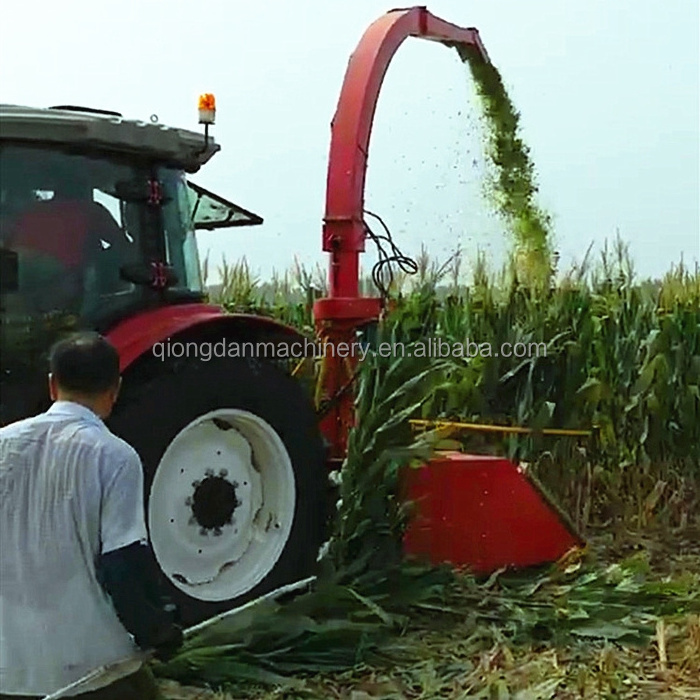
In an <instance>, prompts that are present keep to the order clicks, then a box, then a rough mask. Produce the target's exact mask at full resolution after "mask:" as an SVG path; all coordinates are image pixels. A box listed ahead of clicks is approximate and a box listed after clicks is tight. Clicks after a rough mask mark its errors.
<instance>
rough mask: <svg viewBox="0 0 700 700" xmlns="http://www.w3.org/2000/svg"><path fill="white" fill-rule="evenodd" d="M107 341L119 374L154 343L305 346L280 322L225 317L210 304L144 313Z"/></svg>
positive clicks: (117, 328) (108, 335) (233, 315)
mask: <svg viewBox="0 0 700 700" xmlns="http://www.w3.org/2000/svg"><path fill="white" fill-rule="evenodd" d="M105 335H106V338H107V339H108V340H109V341H110V342H111V343H112V344H113V345H114V346H115V347H116V348H117V350H118V352H119V358H120V369H121V371H122V372H124V371H125V370H127V369H129V368H130V367H132V366H133V365H135V364H136V362H137V360H139V358H141V357H143V356H144V355H145V354H146V353H149V352H150V351H151V350H152V349H153V348H154V346H155V345H156V344H157V343H165V342H166V341H168V340H181V339H184V338H187V339H188V340H191V341H200V342H201V341H203V340H215V341H216V340H229V339H231V338H232V337H235V338H242V339H244V340H253V339H259V338H261V337H263V338H265V340H279V341H282V340H284V341H287V342H290V341H291V342H302V343H303V342H305V341H306V338H305V336H303V335H302V334H301V333H299V331H297V330H296V329H295V328H292V327H291V326H287V325H285V324H283V323H280V322H279V321H276V320H275V319H272V318H267V317H265V316H257V315H253V314H236V313H228V312H226V311H225V310H224V309H222V308H221V307H220V306H215V305H210V304H182V305H177V306H166V307H161V308H158V309H153V310H150V311H145V312H143V313H140V314H138V315H136V316H132V317H131V318H128V319H126V320H124V321H122V322H121V323H119V324H117V325H116V326H115V327H114V328H112V329H111V330H110V331H109V332H108V333H106V334H105Z"/></svg>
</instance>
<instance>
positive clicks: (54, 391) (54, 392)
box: [49, 373, 58, 401]
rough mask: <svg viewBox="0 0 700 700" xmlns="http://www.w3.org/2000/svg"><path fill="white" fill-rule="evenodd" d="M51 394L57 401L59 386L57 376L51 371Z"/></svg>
mask: <svg viewBox="0 0 700 700" xmlns="http://www.w3.org/2000/svg"><path fill="white" fill-rule="evenodd" d="M49 396H50V397H51V400H52V401H56V399H57V398H58V386H57V384H56V377H54V376H53V374H50V373H49Z"/></svg>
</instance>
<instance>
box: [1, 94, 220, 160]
mask: <svg viewBox="0 0 700 700" xmlns="http://www.w3.org/2000/svg"><path fill="white" fill-rule="evenodd" d="M0 138H1V139H2V140H3V141H5V140H12V141H25V142H34V143H44V144H56V145H58V144H61V145H67V146H78V147H87V148H95V149H99V150H108V151H116V152H121V153H131V154H134V153H137V154H140V155H145V156H148V157H151V158H154V159H156V160H160V161H163V162H166V163H168V164H171V165H174V166H177V167H180V168H182V169H183V170H185V171H186V172H191V173H193V172H197V171H198V170H199V169H200V168H201V167H202V165H204V164H205V163H206V162H207V161H208V160H209V159H210V158H211V157H212V156H213V155H214V154H215V153H217V152H218V151H219V150H221V146H219V145H218V144H217V143H216V142H215V141H214V140H213V139H212V138H211V137H210V138H209V140H208V143H207V147H206V150H204V135H203V134H202V133H198V132H196V131H188V130H186V129H176V128H173V127H169V126H164V125H163V124H158V123H151V122H142V121H137V120H133V119H125V118H124V117H123V116H122V115H120V114H119V113H117V112H105V111H101V110H92V109H88V108H85V107H67V106H66V107H49V108H36V107H24V106H21V105H8V104H2V105H0Z"/></svg>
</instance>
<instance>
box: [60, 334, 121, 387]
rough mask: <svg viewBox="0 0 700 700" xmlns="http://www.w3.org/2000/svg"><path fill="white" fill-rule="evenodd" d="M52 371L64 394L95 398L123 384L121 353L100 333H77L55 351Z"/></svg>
mask: <svg viewBox="0 0 700 700" xmlns="http://www.w3.org/2000/svg"><path fill="white" fill-rule="evenodd" d="M49 366H50V372H51V374H52V375H53V376H54V378H55V379H56V382H57V383H58V386H59V387H60V388H61V389H63V390H64V391H70V392H74V393H76V394H82V395H84V396H95V395H97V394H101V393H103V392H105V391H107V390H108V389H111V388H113V387H115V386H116V385H117V383H118V382H119V374H120V373H119V353H118V352H117V350H116V348H115V347H114V346H113V345H112V344H111V343H110V342H109V341H108V340H107V339H106V338H103V337H102V336H101V335H100V334H99V333H94V332H91V331H86V332H80V333H74V334H73V335H71V336H69V337H67V338H64V339H63V340H59V341H58V342H57V343H56V344H55V345H54V346H53V347H52V348H51V357H50V361H49Z"/></svg>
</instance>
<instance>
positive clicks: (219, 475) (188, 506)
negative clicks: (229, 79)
mask: <svg viewBox="0 0 700 700" xmlns="http://www.w3.org/2000/svg"><path fill="white" fill-rule="evenodd" d="M409 36H416V37H422V38H425V39H431V40H435V41H439V42H442V43H444V44H446V45H448V46H451V47H455V46H456V47H464V46H470V47H473V48H476V49H477V50H478V51H479V52H480V53H481V55H482V57H483V60H488V58H487V56H486V52H485V51H484V50H483V47H482V45H481V42H480V40H479V36H478V33H477V31H476V30H474V29H462V28H459V27H456V26H454V25H451V24H448V23H447V22H444V21H443V20H440V19H438V18H436V17H434V16H432V15H431V14H430V13H429V12H427V10H426V9H425V8H418V7H416V8H411V9H407V10H395V11H392V12H389V13H387V14H386V15H384V16H383V17H381V18H380V19H379V20H377V21H376V22H375V23H374V24H373V25H371V26H370V28H369V29H368V30H367V31H366V33H365V35H364V36H363V38H362V40H361V42H360V44H359V46H358V48H357V50H356V52H355V53H354V54H353V56H352V58H351V60H350V63H349V65H348V69H347V74H346V78H345V83H344V85H343V89H342V92H341V95H340V101H339V104H338V110H337V113H336V115H335V118H334V120H333V124H332V139H331V152H330V162H329V172H328V189H327V210H326V217H325V223H324V230H323V249H324V250H325V251H327V252H328V253H329V257H330V277H329V282H330V295H329V298H327V299H321V300H319V301H318V302H317V304H316V307H315V316H316V321H317V326H318V332H319V337H322V338H324V339H325V340H326V341H327V342H330V343H335V344H337V343H341V342H355V341H356V332H357V331H358V329H360V328H362V327H365V326H368V325H371V324H372V323H375V322H376V321H377V319H378V318H379V316H380V311H381V301H380V300H379V299H368V298H362V297H360V295H359V289H358V276H359V254H360V253H361V252H362V251H363V250H364V241H365V234H366V226H365V219H364V209H363V200H364V177H365V170H366V165H367V153H368V147H369V138H370V131H371V124H372V119H373V115H374V109H375V106H376V102H377V98H378V95H379V90H380V87H381V84H382V80H383V78H384V74H385V72H386V69H387V68H388V65H389V63H390V60H391V58H392V56H393V55H394V53H395V51H396V50H397V48H398V47H399V46H400V44H401V43H402V42H403V41H404V39H406V38H407V37H409ZM0 110H1V111H0V118H1V120H2V132H1V138H2V142H1V147H0V148H1V150H0V193H1V199H0V245H1V246H2V278H1V281H2V290H1V297H0V305H1V314H2V316H1V320H2V325H1V326H0V354H1V357H0V363H1V367H0V372H1V374H0V382H1V386H0V392H1V393H0V396H1V402H0V423H2V424H6V423H8V422H10V421H13V420H17V419H20V418H23V417H25V416H28V415H31V414H33V413H36V412H38V411H40V410H43V409H45V408H46V407H47V406H48V403H49V397H48V394H47V388H46V366H47V365H46V360H47V352H48V349H49V347H50V346H51V344H52V343H53V341H55V340H56V339H57V338H58V337H59V336H61V335H62V334H64V333H66V332H68V331H70V330H73V329H78V328H89V329H95V330H98V331H100V332H102V333H104V334H106V335H107V336H108V337H109V338H110V339H111V341H112V342H113V343H114V344H115V345H116V346H117V348H118V349H119V352H120V355H121V358H122V369H123V376H124V385H123V391H122V395H121V397H120V400H119V402H118V404H117V407H116V409H115V412H114V414H113V416H112V418H111V419H110V427H111V429H112V430H113V431H114V432H116V433H117V434H119V435H121V436H122V437H124V438H125V439H126V440H127V441H128V442H130V443H131V444H132V445H134V447H135V448H136V449H137V450H138V452H139V454H140V455H141V458H142V460H143V465H144V470H145V491H146V510H147V518H148V526H149V531H150V536H151V541H152V545H153V551H154V555H155V557H154V560H153V562H152V566H153V575H154V577H157V578H158V579H160V580H162V581H163V582H164V583H165V585H166V586H168V587H169V589H170V592H171V593H172V594H173V595H174V597H175V599H176V600H177V602H178V603H179V604H180V606H181V609H182V612H183V622H184V623H185V624H187V625H190V624H195V623H197V622H199V621H201V620H203V619H205V618H209V617H211V616H212V615H214V614H217V613H219V612H221V611H224V610H227V609H230V608H231V607H233V606H235V605H238V604H240V603H242V602H244V601H245V600H248V599H251V598H254V597H256V596H258V595H261V594H263V593H265V592H267V591H269V590H271V589H274V588H276V587H279V586H281V585H283V584H286V583H289V582H292V581H295V580H298V579H301V578H304V577H306V576H308V575H309V574H310V573H311V572H312V571H313V569H314V566H315V562H316V560H317V555H318V552H319V548H320V547H321V545H322V543H323V542H324V541H325V539H326V538H327V522H328V513H329V508H328V502H329V498H328V494H329V480H328V473H329V469H332V468H337V465H338V463H339V461H340V460H342V458H343V455H344V450H345V444H346V437H347V433H348V430H349V428H350V426H351V424H352V420H353V410H352V409H353V396H352V392H351V391H346V389H347V386H348V383H349V380H350V378H351V376H352V373H353V362H352V361H350V362H348V361H346V360H345V359H342V358H340V357H333V356H332V355H331V356H330V357H329V358H328V359H327V362H328V372H325V373H324V377H325V379H324V387H323V389H324V391H325V396H326V398H327V399H329V400H330V403H329V404H328V408H327V410H326V413H325V415H324V417H323V419H322V420H319V417H318V416H317V412H316V409H315V406H314V405H313V403H312V401H311V399H310V397H309V395H308V392H307V391H306V390H305V389H304V388H303V387H302V386H301V385H300V383H299V382H298V381H297V380H296V379H295V378H294V377H292V376H290V372H289V371H288V366H287V364H288V363H287V362H286V361H285V360H284V359H279V358H280V357H281V358H285V357H286V358H288V357H290V356H293V355H296V356H297V357H298V348H299V347H303V344H304V338H303V337H302V336H301V335H300V334H299V333H298V332H297V331H296V330H295V329H293V328H290V327H287V326H285V325H283V324H280V323H277V322H275V321H273V320H271V319H269V318H263V317H257V316H250V315H241V314H233V313H226V312H225V311H224V310H223V309H221V308H219V307H217V306H213V305H210V304H208V303H206V293H205V289H204V285H203V282H202V279H201V276H200V261H199V258H198V254H197V245H196V240H195V232H196V231H197V230H198V229H216V228H222V227H233V226H251V225H258V224H261V223H262V219H261V218H260V217H259V216H256V215H255V214H253V213H251V212H249V211H246V210H245V209H243V208H241V207H239V206H237V205H235V204H233V203H231V202H229V201H227V200H225V199H224V198H222V197H219V196H217V195H214V194H212V193H210V192H207V191H206V190H204V189H203V188H201V187H199V186H197V185H195V184H193V183H191V182H190V181H189V180H188V174H191V173H196V172H197V171H198V170H199V169H200V168H201V167H202V166H203V165H205V164H206V163H207V162H208V161H209V159H210V158H211V157H212V156H213V155H214V154H215V153H217V151H218V150H219V146H218V145H217V144H216V143H215V142H214V141H213V140H212V139H211V138H209V134H208V128H209V124H210V123H211V122H212V121H213V111H214V104H213V102H212V101H211V98H210V96H204V98H203V100H202V101H201V102H200V123H203V124H205V134H204V135H202V134H201V133H198V132H192V131H185V130H181V129H174V128H169V127H166V126H163V125H161V124H159V123H144V122H137V121H130V120H127V119H124V118H122V116H121V115H120V114H118V113H114V112H105V111H100V110H95V109H87V108H82V107H71V106H59V107H52V108H48V109H35V108H28V107H18V106H12V105H9V106H8V105H3V106H2V107H1V108H0ZM194 343H196V344H198V345H197V347H198V348H199V349H200V350H199V352H198V355H197V357H194V356H193V355H192V352H191V351H192V349H193V348H194V347H195V346H194V345H192V344H194ZM206 343H209V344H211V345H210V346H209V347H211V348H212V349H213V348H214V346H215V345H216V344H217V343H218V344H221V343H223V344H224V347H226V348H227V349H230V348H231V347H232V346H235V347H237V348H240V349H241V352H240V356H235V355H236V353H234V356H232V354H231V353H230V352H226V353H225V356H223V357H222V356H221V354H220V353H219V354H217V353H215V352H212V354H211V356H210V358H204V357H203V355H202V353H201V348H202V347H204V345H203V344H206ZM261 343H262V344H264V345H263V346H262V347H263V348H264V352H263V353H261V352H260V349H261V345H260V344H261ZM291 343H301V344H302V345H297V346H296V347H297V350H296V351H294V350H291V351H290V350H289V348H290V344H291ZM271 348H275V349H276V355H275V352H271V351H270V349H271ZM284 348H287V352H284V351H283V349H284ZM217 355H218V356H217ZM276 358H278V359H276ZM559 545H560V546H559V550H561V551H562V552H563V551H564V550H565V548H566V547H567V546H568V545H569V540H567V539H566V538H565V537H564V536H563V535H562V536H561V541H560V542H559Z"/></svg>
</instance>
